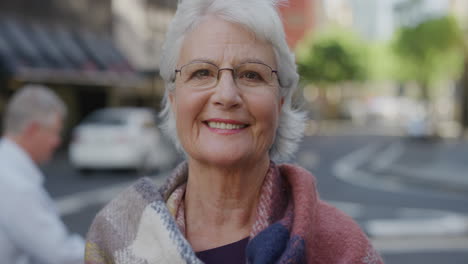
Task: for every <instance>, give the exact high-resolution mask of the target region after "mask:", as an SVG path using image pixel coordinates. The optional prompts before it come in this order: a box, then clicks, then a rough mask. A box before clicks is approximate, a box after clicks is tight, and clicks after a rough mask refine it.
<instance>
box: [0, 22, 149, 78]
mask: <svg viewBox="0 0 468 264" xmlns="http://www.w3.org/2000/svg"><path fill="white" fill-rule="evenodd" d="M0 74H2V75H7V76H10V77H12V78H15V79H18V80H22V81H26V82H40V83H61V84H78V85H102V86H135V85H139V84H141V83H143V82H144V81H145V77H144V76H143V75H140V74H139V73H138V72H136V71H135V70H134V69H133V68H132V67H131V66H130V65H129V63H128V61H127V60H126V59H125V58H124V56H123V55H122V54H121V53H120V52H119V51H118V50H117V49H116V47H115V45H114V44H113V43H112V41H111V40H110V38H106V37H103V36H99V35H97V34H93V33H91V32H87V31H73V30H71V29H69V28H66V27H65V26H61V25H42V24H38V23H24V22H20V21H16V20H11V19H1V20H0Z"/></svg>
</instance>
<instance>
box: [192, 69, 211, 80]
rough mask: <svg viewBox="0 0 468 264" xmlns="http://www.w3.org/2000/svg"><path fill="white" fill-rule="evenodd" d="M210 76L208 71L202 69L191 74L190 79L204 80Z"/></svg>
mask: <svg viewBox="0 0 468 264" xmlns="http://www.w3.org/2000/svg"><path fill="white" fill-rule="evenodd" d="M209 76H211V72H210V70H207V69H202V70H197V71H195V72H194V73H193V74H192V77H195V78H206V77H209Z"/></svg>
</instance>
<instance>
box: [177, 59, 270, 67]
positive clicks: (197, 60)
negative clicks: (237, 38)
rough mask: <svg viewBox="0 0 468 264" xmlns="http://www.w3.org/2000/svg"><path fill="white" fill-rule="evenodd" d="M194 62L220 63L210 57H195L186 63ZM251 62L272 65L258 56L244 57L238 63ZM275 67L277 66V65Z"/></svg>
mask: <svg viewBox="0 0 468 264" xmlns="http://www.w3.org/2000/svg"><path fill="white" fill-rule="evenodd" d="M194 62H207V63H211V64H214V65H216V66H218V64H217V63H216V62H215V61H214V60H212V59H209V58H197V59H194V60H191V61H189V62H188V63H186V64H190V63H194ZM249 62H253V63H261V64H265V65H268V66H270V67H272V65H269V64H268V63H266V62H265V61H263V60H260V59H256V58H245V59H242V60H240V61H239V63H237V64H236V65H239V64H243V63H249ZM272 68H273V67H272ZM275 68H276V67H275Z"/></svg>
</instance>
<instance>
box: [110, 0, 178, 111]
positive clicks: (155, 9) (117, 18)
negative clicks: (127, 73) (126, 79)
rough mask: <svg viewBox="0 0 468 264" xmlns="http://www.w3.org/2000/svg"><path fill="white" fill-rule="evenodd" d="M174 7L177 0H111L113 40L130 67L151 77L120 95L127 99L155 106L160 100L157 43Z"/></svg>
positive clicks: (162, 37) (159, 48)
mask: <svg viewBox="0 0 468 264" xmlns="http://www.w3.org/2000/svg"><path fill="white" fill-rule="evenodd" d="M176 8H177V1H173V0H113V3H112V13H113V16H114V20H113V33H114V39H115V41H116V44H117V46H118V47H119V49H120V50H121V51H122V52H123V53H124V54H125V55H126V57H127V58H128V59H129V61H130V63H131V64H132V65H133V67H135V69H137V70H138V71H139V72H142V73H144V74H145V75H146V76H148V77H149V78H151V81H152V82H151V85H150V86H143V87H139V88H140V89H138V90H137V91H136V92H135V91H126V92H127V93H126V94H125V95H124V96H123V98H125V99H126V100H127V101H128V102H127V103H133V104H135V103H138V104H145V105H151V106H155V107H156V106H157V104H158V102H159V101H160V97H161V96H162V95H163V92H164V87H163V83H162V80H161V78H160V77H159V60H160V57H161V47H162V44H163V41H164V39H165V34H166V31H167V28H168V26H169V23H170V21H171V19H172V17H173V16H174V14H175V10H176ZM123 92H125V91H123ZM129 92H130V93H129Z"/></svg>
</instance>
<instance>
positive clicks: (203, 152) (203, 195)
mask: <svg viewBox="0 0 468 264" xmlns="http://www.w3.org/2000/svg"><path fill="white" fill-rule="evenodd" d="M276 2H277V1H272V0H255V1H251V0H231V1H226V0H185V1H182V2H181V3H180V4H179V7H178V10H177V12H176V15H175V18H174V20H173V22H172V24H171V25H170V27H169V31H168V33H167V39H166V42H165V45H164V47H163V58H162V63H161V75H162V77H163V78H164V80H165V84H166V96H165V101H164V110H163V112H162V115H163V117H165V124H164V128H165V130H166V132H167V133H168V135H170V136H171V137H172V139H173V141H174V142H175V144H176V145H177V146H178V147H179V148H180V149H181V150H182V151H183V152H184V154H185V157H186V162H184V163H182V164H181V165H179V167H178V168H176V169H175V170H174V172H173V174H172V176H171V177H170V178H169V179H168V180H167V182H166V184H165V185H164V186H162V187H161V188H157V187H156V186H154V184H153V183H152V182H151V181H150V180H148V179H142V180H140V181H139V182H137V183H136V184H135V185H133V186H132V187H130V188H129V189H127V190H126V191H124V192H123V193H122V194H120V195H119V196H118V197H117V198H116V199H115V200H113V201H112V202H111V203H110V204H108V205H107V206H106V207H105V208H104V209H103V210H102V211H101V212H100V213H99V214H98V215H97V216H96V218H95V220H94V222H93V224H92V226H91V229H90V231H89V234H88V238H87V239H88V240H87V249H86V263H89V264H97V263H148V264H150V263H324V264H325V263H326V264H332V263H353V264H357V263H363V264H364V263H367V264H368V263H372V264H375V263H382V260H381V258H380V257H379V255H378V254H377V253H376V252H375V250H374V249H373V248H372V246H371V244H370V243H369V241H368V239H367V238H366V236H365V235H364V234H363V232H362V231H361V230H360V228H359V227H358V226H357V224H356V223H355V222H353V221H352V220H351V219H350V218H349V217H348V216H346V215H344V214H343V213H341V212H340V211H338V210H337V209H336V208H334V207H332V206H330V205H328V204H326V203H325V202H323V201H321V200H320V199H319V197H318V194H317V191H316V187H315V182H314V178H313V176H312V175H311V174H310V173H309V172H307V171H306V170H304V169H302V168H300V167H297V166H295V165H288V164H282V165H278V164H277V163H276V162H278V161H284V160H286V159H287V158H288V157H290V156H291V155H292V154H293V152H294V150H295V149H296V146H297V143H298V141H299V140H300V138H301V136H302V133H303V130H304V114H303V113H301V112H297V111H294V110H293V109H292V105H293V103H292V99H291V98H292V94H293V92H294V90H295V88H296V85H297V81H298V75H297V73H296V66H295V63H294V57H293V55H292V53H291V52H290V51H289V49H288V46H287V44H286V41H285V36H284V32H283V28H282V24H281V20H280V18H279V16H278V14H277V11H276V6H275V5H276Z"/></svg>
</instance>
